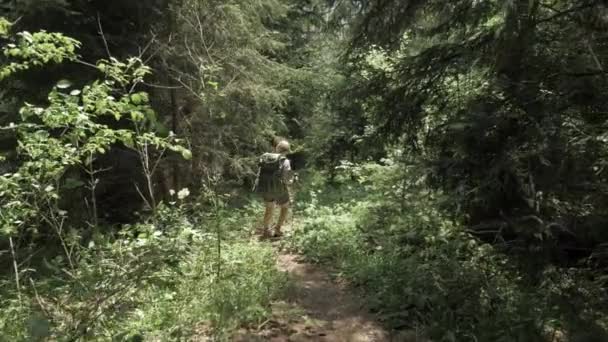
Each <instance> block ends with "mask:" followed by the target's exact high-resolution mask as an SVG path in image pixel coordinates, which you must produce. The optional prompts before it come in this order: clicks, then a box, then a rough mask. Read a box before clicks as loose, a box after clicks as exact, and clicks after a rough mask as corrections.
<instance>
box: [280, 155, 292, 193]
mask: <svg viewBox="0 0 608 342" xmlns="http://www.w3.org/2000/svg"><path fill="white" fill-rule="evenodd" d="M281 173H282V175H281V176H282V177H283V183H285V185H287V186H290V185H291V184H293V171H292V170H291V162H290V161H289V159H285V161H284V162H283V168H282V172H281Z"/></svg>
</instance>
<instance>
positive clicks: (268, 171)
mask: <svg viewBox="0 0 608 342" xmlns="http://www.w3.org/2000/svg"><path fill="white" fill-rule="evenodd" d="M285 159H286V158H285V157H284V156H283V155H281V154H279V153H264V154H263V155H262V156H261V157H260V161H259V164H258V165H259V167H260V171H259V173H258V179H257V180H256V185H255V191H256V192H260V193H268V192H270V193H276V192H282V191H285V184H284V182H283V176H282V173H283V163H284V162H285Z"/></svg>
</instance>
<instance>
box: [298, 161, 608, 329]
mask: <svg viewBox="0 0 608 342" xmlns="http://www.w3.org/2000/svg"><path fill="white" fill-rule="evenodd" d="M420 170H421V169H420V168H415V167H412V168H409V169H408V168H405V169H404V168H398V167H396V166H395V165H394V164H392V163H391V162H390V161H387V162H386V163H385V165H379V164H367V165H347V166H346V167H345V166H344V164H343V167H342V171H341V172H340V173H339V174H338V176H337V177H336V179H337V180H338V182H341V184H342V185H341V187H338V188H333V189H332V188H329V189H330V190H329V191H327V192H325V191H323V190H321V189H326V188H325V187H324V186H320V187H319V188H313V189H309V192H308V195H307V196H308V197H310V198H311V199H312V200H311V201H310V203H309V204H307V205H304V206H303V209H301V213H300V215H299V217H300V219H299V221H298V224H297V226H296V229H295V231H294V234H293V237H292V238H291V239H290V242H289V243H290V244H291V246H292V247H293V248H295V249H297V250H298V251H300V252H302V253H303V254H304V255H306V256H307V257H308V258H309V259H311V260H313V261H317V262H329V263H331V264H332V265H334V266H337V268H338V270H339V271H340V273H341V274H342V276H343V277H345V278H346V279H348V280H349V281H350V282H351V283H352V284H353V285H355V286H360V287H361V288H362V289H363V290H364V292H365V293H366V294H367V299H368V302H369V304H370V307H371V308H372V309H373V310H375V311H377V312H378V313H379V315H380V317H381V318H382V320H384V322H385V323H386V324H387V325H388V326H389V327H391V328H405V327H412V325H416V326H422V327H424V328H425V329H426V331H427V335H428V336H429V337H430V338H432V339H433V340H437V341H441V340H444V341H469V340H470V341H474V340H477V341H540V340H542V339H543V336H544V335H545V334H546V331H547V330H551V329H572V330H571V332H572V333H573V334H574V331H575V330H580V327H581V326H582V325H583V324H582V321H586V323H585V324H587V326H589V325H593V324H594V323H593V322H595V321H597V320H598V318H599V317H601V315H600V313H599V311H597V308H592V306H591V305H588V304H583V303H591V302H593V298H602V299H605V298H606V297H605V291H602V290H601V289H600V288H599V287H598V286H597V285H594V284H591V283H589V282H587V281H585V280H584V279H585V278H584V276H583V275H584V274H585V272H584V271H582V270H559V269H553V270H547V271H546V272H545V273H544V274H542V275H541V278H542V279H545V281H544V282H543V283H542V284H532V283H530V282H529V281H527V279H528V278H527V276H526V274H524V273H522V272H521V271H520V270H518V269H517V268H516V265H517V263H515V262H513V261H512V260H510V259H509V257H508V256H507V255H505V254H502V253H500V252H499V251H497V250H496V249H495V248H494V247H493V246H491V245H489V244H486V243H482V242H480V241H478V240H477V239H475V238H473V237H472V236H471V235H469V234H468V233H467V232H466V230H465V229H464V228H463V227H462V226H461V225H460V224H459V223H458V222H455V221H454V220H453V219H451V218H450V217H449V216H448V215H446V214H445V213H444V212H443V211H442V210H441V209H439V208H441V206H442V201H443V196H442V195H441V194H440V193H436V192H432V191H429V190H428V189H426V188H425V186H424V181H423V179H422V177H421V176H420V174H421V172H419V171H420ZM404 179H405V181H404ZM404 182H405V183H404ZM395 184H397V186H395ZM349 196H353V197H349ZM328 199H331V200H328ZM336 199H340V200H339V202H333V201H335V200H336ZM349 199H351V200H349ZM353 199H356V200H353ZM320 203H324V204H320ZM591 293H593V294H591ZM557 298H561V299H559V300H557ZM581 298H585V299H581ZM560 303H561V304H560ZM566 303H569V304H566ZM574 303H579V306H578V307H577V308H576V309H574V310H572V309H566V306H568V305H570V307H572V306H573V305H574ZM569 311H570V313H569V314H566V312H569ZM574 312H576V313H577V314H580V313H582V312H587V313H588V316H587V318H585V319H584V320H580V319H579V320H578V321H577V323H576V325H578V326H577V327H575V326H572V325H570V326H568V328H565V326H567V325H568V324H571V323H567V322H572V317H574V316H577V314H574ZM593 312H595V314H592V313H593Z"/></svg>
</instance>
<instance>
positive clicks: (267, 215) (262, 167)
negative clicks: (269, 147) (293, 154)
mask: <svg viewBox="0 0 608 342" xmlns="http://www.w3.org/2000/svg"><path fill="white" fill-rule="evenodd" d="M289 150H290V147H289V142H288V141H287V140H279V141H277V142H275V146H274V152H273V153H264V154H263V155H262V156H261V157H260V161H259V170H258V177H257V180H256V185H255V191H256V192H257V193H259V194H260V195H261V196H262V198H263V199H264V203H265V205H266V209H265V212H264V226H263V227H262V236H263V237H269V236H270V230H271V227H270V225H271V221H272V218H273V214H274V209H275V207H276V206H279V207H280V208H281V212H280V214H279V220H278V222H277V224H276V225H275V226H274V232H273V234H272V236H274V237H280V236H282V235H283V232H282V228H283V225H284V224H285V220H286V219H287V215H288V214H289V206H290V204H291V193H290V192H291V191H290V186H291V183H292V182H293V179H292V171H291V162H290V161H289V159H287V156H286V155H287V153H289Z"/></svg>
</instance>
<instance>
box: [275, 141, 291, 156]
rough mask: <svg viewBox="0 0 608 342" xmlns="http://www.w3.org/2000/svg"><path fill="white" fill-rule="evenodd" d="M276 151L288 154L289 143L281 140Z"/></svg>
mask: <svg viewBox="0 0 608 342" xmlns="http://www.w3.org/2000/svg"><path fill="white" fill-rule="evenodd" d="M275 149H276V151H277V152H278V153H287V152H289V150H290V147H289V142H288V141H287V140H281V141H279V142H278V143H277V145H276V146H275Z"/></svg>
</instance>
